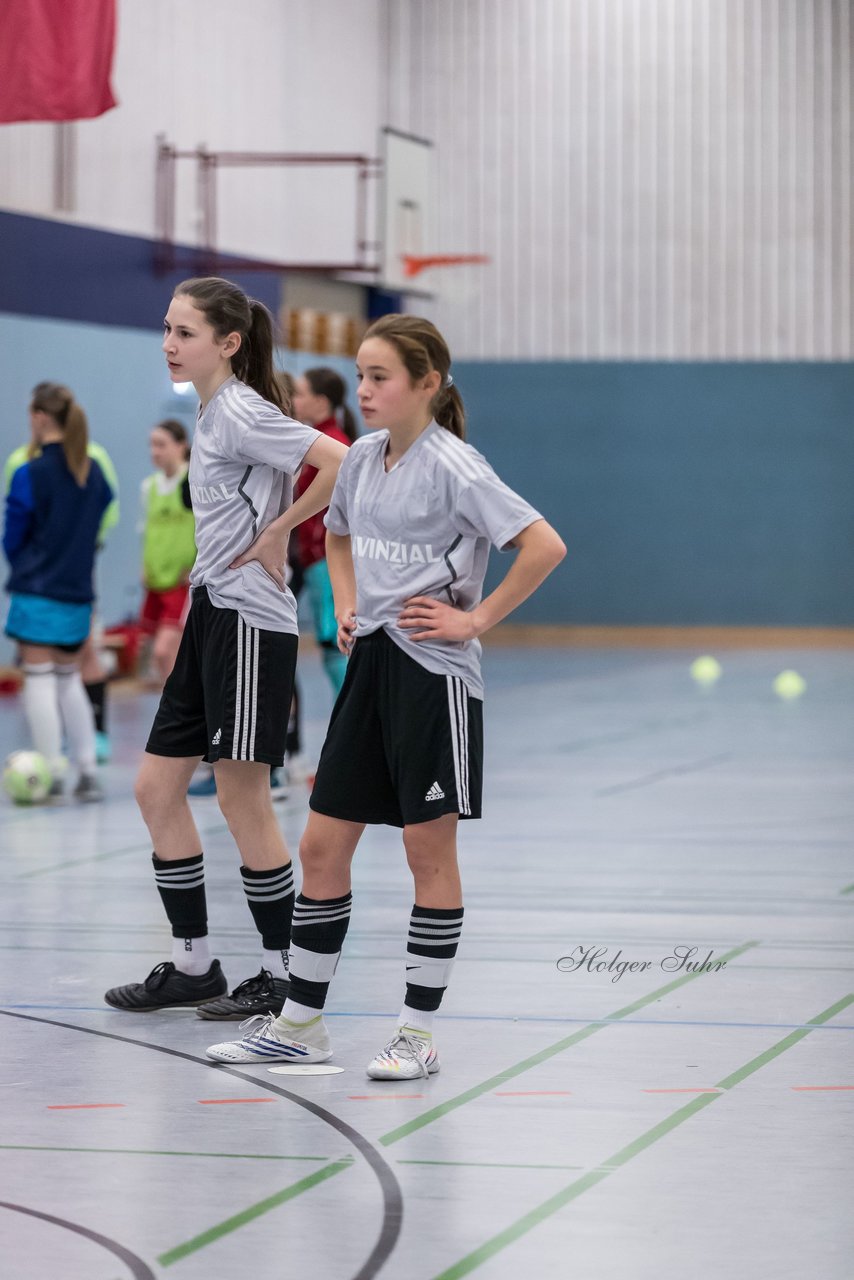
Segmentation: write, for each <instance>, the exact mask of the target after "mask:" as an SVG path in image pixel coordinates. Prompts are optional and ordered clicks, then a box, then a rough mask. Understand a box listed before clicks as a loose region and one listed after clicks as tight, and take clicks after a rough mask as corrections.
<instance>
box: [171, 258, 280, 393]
mask: <svg viewBox="0 0 854 1280" xmlns="http://www.w3.org/2000/svg"><path fill="white" fill-rule="evenodd" d="M172 296H173V297H175V298H180V297H182V296H183V297H187V298H192V300H193V304H194V306H196V307H197V308H198V310H199V311H201V312H202V313H203V314H204V317H205V319H206V320H207V322H208V324H209V325H211V327H212V328H213V331H214V333H215V334H216V336H217V338H219V339H222V338H225V337H227V336H228V334H230V333H238V334H240V347H239V348H238V350H237V351H236V352H235V353H234V355H233V356H232V357H231V368H232V370H233V372H234V376H235V377H236V378H239V379H240V381H241V382H245V383H246V384H247V385H248V386H250V387H252V389H253V391H257V392H258V394H259V396H263V397H264V399H265V400H269V401H270V403H271V404H274V405H276V407H277V408H279V409H281V411H282V413H287V412H288V409H289V407H290V406H289V404H288V403H287V400H286V397H285V396H284V395H283V393H282V388H281V386H280V384H279V382H278V380H277V378H276V373H275V370H274V369H273V317H272V316H271V315H270V312H269V311H268V310H267V308H266V307H265V306H264V304H263V302H258V300H257V299H256V298H248V297H247V296H246V294H245V293H244V292H243V290H242V289H241V288H239V286H238V285H236V284H233V283H232V282H231V280H223V279H221V277H220V276H200V277H197V278H195V279H193V280H184V281H183V283H182V284H179V285H176V287H175V290H174V293H173V295H172Z"/></svg>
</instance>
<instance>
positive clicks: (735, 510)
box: [0, 214, 854, 626]
mask: <svg viewBox="0 0 854 1280" xmlns="http://www.w3.org/2000/svg"><path fill="white" fill-rule="evenodd" d="M150 249H151V245H150V244H147V243H146V242H145V241H142V240H139V239H137V238H134V237H126V236H118V235H115V234H111V233H106V232H99V231H95V230H92V229H88V230H86V229H83V228H78V227H74V228H69V227H67V226H61V225H59V224H57V223H55V222H52V221H45V220H41V219H30V218H23V217H21V216H19V215H11V214H0V452H2V455H3V456H4V457H5V456H6V454H7V453H8V452H10V451H11V450H12V448H14V447H15V446H16V445H17V444H18V443H20V442H21V440H22V439H24V438H25V437H26V430H27V418H26V406H27V403H28V397H29V394H30V391H31V388H32V387H33V385H34V384H35V383H36V382H39V381H41V380H42V379H43V378H55V379H58V380H65V381H67V382H68V383H69V384H70V385H71V386H72V387H73V388H74V390H75V392H76V393H77V395H78V396H79V398H80V401H81V403H82V404H83V405H84V407H85V408H86V410H87V413H88V414H89V416H90V422H91V426H92V432H93V435H94V437H95V438H96V439H98V440H100V441H101V442H102V443H103V444H105V445H106V446H107V448H108V449H109V450H110V452H111V453H112V455H113V457H114V459H115V461H116V465H117V467H118V470H119V475H120V480H121V483H122V491H123V494H122V496H123V501H124V517H123V520H122V524H121V527H120V528H119V529H118V530H117V531H116V533H114V535H113V536H112V538H111V540H110V544H109V545H108V547H107V550H106V551H105V553H104V555H103V558H102V564H101V569H100V575H99V576H100V591H101V598H102V606H103V614H104V617H105V618H106V619H107V620H108V621H116V620H118V619H119V618H121V617H123V616H124V615H125V614H126V613H127V612H129V611H132V610H133V609H134V608H135V607H136V604H137V602H138V599H139V588H138V582H137V566H138V561H139V548H138V539H137V533H136V520H137V517H136V494H137V491H138V488H139V483H140V481H141V479H142V477H143V476H144V475H145V474H146V473H147V471H148V469H149V463H148V455H147V445H146V440H147V434H148V431H149V429H150V427H151V426H152V425H153V423H154V422H155V421H156V420H157V419H158V418H160V417H163V416H166V415H171V414H174V413H177V414H178V415H179V416H184V417H186V418H187V420H188V422H191V421H192V415H193V411H194V405H193V404H192V403H191V401H190V400H189V399H187V398H184V399H182V398H180V397H178V396H176V395H175V393H174V391H173V389H172V387H171V383H170V382H169V379H168V377H167V375H166V370H165V367H164V364H163V360H162V356H161V353H160V335H159V326H160V321H161V318H162V308H163V305H164V300H165V298H167V297H168V295H169V291H170V284H171V282H170V281H166V280H157V279H156V278H154V277H153V276H152V273H151V258H150ZM7 251H8V252H7ZM40 263H41V264H46V266H45V270H44V271H43V273H42V274H41V275H40V274H39V264H40ZM87 264H88V265H87ZM87 280H89V281H90V284H89V285H88V287H87V283H86V282H87ZM27 282H29V289H27V287H26V286H27ZM245 283H246V284H248V285H250V287H253V288H255V289H256V290H257V291H259V292H261V293H262V296H263V294H264V291H265V289H266V290H267V292H270V291H272V290H274V287H275V284H276V282H275V281H274V280H267V279H266V278H265V277H263V276H261V277H258V278H254V277H250V278H249V279H248V280H246V281H245ZM259 286H260V288H259ZM270 300H272V299H270ZM75 312H76V315H75ZM280 354H281V362H282V363H283V364H284V365H285V366H286V367H288V368H290V369H291V370H292V371H295V372H298V371H299V370H300V369H302V368H305V367H306V366H307V365H309V364H313V363H317V361H318V357H316V356H312V355H309V354H306V353H300V354H295V353H291V352H282V353H280ZM327 361H329V362H330V363H333V364H335V365H336V366H337V367H339V368H340V370H341V372H342V373H343V374H344V375H345V376H346V377H347V378H348V379H349V380H350V385H351V387H354V381H353V367H352V362H351V361H350V360H349V359H345V358H341V359H340V360H336V359H334V358H329V357H324V358H323V362H324V363H326V362H327ZM454 374H455V378H456V381H457V384H458V386H459V387H460V389H461V391H462V393H463V396H464V398H465V401H466V405H467V408H468V411H469V414H470V423H471V438H472V440H473V442H474V443H475V444H476V445H478V446H479V447H480V448H482V449H483V451H484V452H485V453H486V454H487V456H488V457H489V458H490V460H491V461H492V462H493V463H494V465H495V467H496V469H497V470H498V472H499V474H501V475H502V476H504V477H505V478H506V479H507V481H508V482H509V483H510V484H511V485H513V486H514V487H516V488H518V489H519V490H520V491H521V492H522V493H524V494H525V495H526V496H527V497H528V498H529V499H530V501H532V502H533V503H534V504H535V505H536V506H538V507H539V509H540V510H541V511H542V512H543V514H544V515H546V516H547V517H548V519H549V520H551V521H552V522H553V523H554V524H555V525H556V526H557V527H558V529H559V530H560V531H561V533H562V534H563V536H564V538H565V539H566V541H567V543H568V545H569V549H570V554H569V556H568V558H567V560H566V561H565V562H564V564H563V565H562V566H561V568H560V570H559V571H558V572H557V573H556V574H555V575H554V577H553V578H552V579H550V580H549V582H548V583H546V584H545V586H544V587H543V589H542V591H541V592H540V593H539V594H538V595H537V596H536V597H535V598H534V599H533V600H532V601H530V602H529V603H528V604H527V605H525V606H524V607H523V609H522V610H521V611H520V613H519V618H520V620H527V621H531V622H555V623H560V622H574V623H586V624H625V625H632V624H634V625H640V624H671V625H692V624H693V625H701V624H705V623H708V624H720V625H725V624H732V625H736V624H748V623H750V624H756V625H766V626H774V625H781V626H782V625H789V626H801V625H802V626H851V625H854V557H852V554H851V553H852V548H854V502H852V500H851V483H850V478H851V475H852V468H854V432H852V417H854V364H852V363H850V362H849V363H845V362H829V363H821V362H800V363H795V362H790V363H774V362H700V363H687V362H657V361H647V362H641V361H613V362H602V361H598V362H597V361H589V362H582V361H579V362H574V361H549V362H541V361H537V362H534V361H500V362H499V361H466V360H455V362H454ZM496 560H497V557H496ZM499 563H500V562H499ZM498 567H499V566H498V565H496V563H495V561H494V563H493V571H495V570H496V569H497V568H498Z"/></svg>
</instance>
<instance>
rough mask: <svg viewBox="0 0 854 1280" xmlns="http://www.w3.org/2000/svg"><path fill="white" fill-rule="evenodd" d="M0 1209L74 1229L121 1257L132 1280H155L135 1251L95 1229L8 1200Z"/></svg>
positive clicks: (4, 1201)
mask: <svg viewBox="0 0 854 1280" xmlns="http://www.w3.org/2000/svg"><path fill="white" fill-rule="evenodd" d="M0 1209H11V1210H12V1212H13V1213H26V1214H28V1215H29V1217H31V1218H41V1220H42V1221H43V1222H51V1223H53V1225H54V1226H55V1227H64V1228H65V1230H66V1231H74V1232H76V1233H77V1235H79V1236H83V1237H84V1238H85V1239H86V1240H91V1241H92V1243H93V1244H99V1245H101V1246H102V1248H104V1249H109V1251H110V1253H114V1254H115V1255H116V1257H117V1258H121V1260H122V1262H123V1263H124V1264H125V1265H126V1266H127V1267H128V1268H129V1270H130V1273H131V1275H132V1276H133V1277H134V1280H155V1276H154V1272H153V1271H152V1270H151V1268H150V1267H149V1266H147V1265H146V1263H144V1262H143V1261H142V1258H138V1257H137V1256H136V1254H135V1253H131V1251H130V1249H126V1248H125V1247H124V1245H123V1244H117V1243H116V1241H115V1240H110V1238H109V1237H108V1236H102V1235H99V1234H98V1232H97V1231H90V1230H89V1228H88V1227H81V1226H80V1224H79V1223H77V1222H69V1221H68V1220H67V1218H55V1217H54V1216H53V1214H52V1213H42V1212H41V1210H40V1209H29V1208H28V1207H27V1206H26V1205H24V1204H10V1203H9V1202H8V1200H0Z"/></svg>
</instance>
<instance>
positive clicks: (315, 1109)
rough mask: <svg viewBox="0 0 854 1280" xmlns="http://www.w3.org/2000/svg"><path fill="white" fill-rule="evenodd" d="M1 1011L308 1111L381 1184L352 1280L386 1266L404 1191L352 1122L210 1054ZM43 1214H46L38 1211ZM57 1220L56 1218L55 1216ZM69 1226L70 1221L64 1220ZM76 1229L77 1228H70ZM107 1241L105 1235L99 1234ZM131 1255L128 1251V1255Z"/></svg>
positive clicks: (369, 1277)
mask: <svg viewBox="0 0 854 1280" xmlns="http://www.w3.org/2000/svg"><path fill="white" fill-rule="evenodd" d="M0 1014H2V1015H3V1016H4V1017H6V1018H20V1019H21V1020H22V1021H24V1022H40V1023H43V1024H44V1025H45V1026H49V1027H63V1028H64V1029H65V1030H66V1031H82V1032H83V1033H84V1035H90V1036H100V1037H101V1039H103V1040H118V1041H119V1043H121V1044H133V1045H136V1046H137V1047H138V1048H140V1049H151V1050H153V1051H154V1052H155V1053H165V1054H168V1055H169V1057H172V1058H183V1059H184V1061H185V1062H194V1063H196V1065H197V1066H202V1067H207V1068H209V1069H211V1070H215V1071H216V1072H217V1074H223V1073H224V1074H226V1075H229V1076H234V1077H235V1078H236V1079H237V1080H245V1081H247V1082H248V1083H249V1084H253V1085H255V1086H257V1087H258V1088H259V1089H266V1090H267V1091H268V1092H269V1093H275V1094H278V1095H279V1097H281V1098H286V1099H287V1100H288V1102H293V1103H294V1104H295V1105H296V1106H298V1107H302V1108H303V1109H304V1110H305V1111H310V1112H311V1113H312V1114H313V1115H315V1116H317V1117H318V1119H320V1120H322V1121H323V1122H324V1123H325V1124H328V1125H329V1126H330V1127H331V1128H333V1129H337V1131H338V1132H339V1133H340V1134H341V1135H342V1136H343V1137H344V1138H346V1139H347V1141H348V1142H350V1143H352V1145H353V1146H354V1147H355V1148H356V1150H357V1151H358V1152H359V1155H360V1156H362V1158H363V1159H364V1160H365V1161H366V1162H367V1164H368V1165H370V1167H371V1169H372V1170H373V1172H374V1174H375V1175H376V1178H377V1181H378V1182H379V1184H380V1193H381V1195H382V1200H383V1215H382V1225H381V1227H380V1233H379V1237H378V1239H377V1242H376V1244H375V1245H374V1247H373V1249H372V1250H371V1252H370V1254H369V1256H368V1258H367V1259H366V1261H365V1262H364V1263H363V1264H362V1266H361V1267H360V1268H359V1270H358V1271H356V1272H354V1273H353V1276H352V1280H373V1277H374V1276H376V1275H378V1273H379V1272H380V1270H381V1269H382V1267H384V1266H385V1264H386V1262H387V1261H388V1259H389V1258H390V1257H391V1254H392V1252H393V1251H394V1248H395V1245H396V1244H397V1240H398V1237H399V1235H400V1229H401V1225H402V1223H403V1193H402V1191H401V1189H400V1183H399V1182H398V1180H397V1177H396V1176H395V1174H394V1172H393V1170H392V1169H391V1167H390V1166H389V1165H388V1164H387V1163H386V1161H385V1160H384V1159H383V1157H382V1155H381V1154H380V1152H379V1151H377V1150H376V1148H375V1147H374V1146H373V1144H372V1143H370V1142H369V1141H368V1139H367V1138H366V1137H365V1136H364V1135H363V1134H361V1133H359V1131H358V1130H357V1129H354V1128H353V1127H352V1125H349V1124H347V1122H346V1121H345V1120H341V1119H340V1118H339V1117H338V1116H336V1115H333V1114H332V1112H331V1111H326V1110H325V1108H323V1107H321V1106H318V1104H317V1103H316V1102H311V1101H309V1099H308V1098H301V1097H300V1096H299V1094H296V1093H291V1092H290V1091H289V1090H288V1089H283V1088H281V1086H280V1085H276V1084H269V1083H268V1082H267V1081H266V1080H262V1079H259V1078H258V1077H257V1076H252V1075H249V1074H248V1073H247V1072H245V1071H238V1070H236V1068H234V1067H228V1066H225V1065H224V1064H222V1063H214V1062H212V1061H211V1059H210V1058H198V1057H196V1055H195V1054H192V1053H184V1052H183V1050H181V1049H169V1048H167V1047H166V1046H165V1045H160V1044H151V1043H150V1042H149V1041H147V1040H135V1039H134V1038H133V1037H131V1036H120V1035H116V1033H115V1032H112V1031H98V1030H96V1029H95V1028H94V1027H81V1026H78V1025H77V1023H74V1022H59V1021H58V1020H56V1019H55V1018H35V1017H33V1016H32V1015H31V1014H28V1013H13V1012H12V1011H11V1010H9V1009H0ZM24 1212H35V1211H34V1210H24ZM38 1216H41V1217H46V1216H47V1215H44V1214H41V1215H38ZM57 1221H59V1220H58V1219H57ZM63 1225H67V1226H70V1225H71V1224H67V1223H66V1224H63ZM73 1229H76V1228H73ZM102 1239H103V1240H104V1241H105V1242H106V1237H103V1238H102ZM129 1256H130V1255H129ZM137 1275H139V1278H140V1280H148V1278H149V1277H151V1280H154V1278H153V1275H152V1273H151V1272H150V1271H148V1270H146V1271H141V1272H139V1273H136V1272H135V1273H134V1276H135V1277H136V1276H137Z"/></svg>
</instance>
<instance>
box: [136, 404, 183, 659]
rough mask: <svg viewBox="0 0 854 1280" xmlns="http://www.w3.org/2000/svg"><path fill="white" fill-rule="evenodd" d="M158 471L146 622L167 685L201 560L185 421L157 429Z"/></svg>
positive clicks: (153, 481)
mask: <svg viewBox="0 0 854 1280" xmlns="http://www.w3.org/2000/svg"><path fill="white" fill-rule="evenodd" d="M150 445H151V461H152V462H153V463H154V465H155V467H157V470H156V471H155V472H154V474H153V475H150V476H147V477H146V478H145V480H144V481H143V482H142V495H141V496H142V529H143V541H142V576H143V585H144V586H145V588H146V595H145V600H144V602H143V606H142V614H141V616H140V624H141V626H142V628H143V630H144V631H146V632H147V633H148V634H149V635H150V636H152V637H153V640H154V648H153V657H154V661H155V663H156V664H157V670H158V674H159V676H160V680H161V682H162V683H165V681H166V679H167V678H168V676H169V674H170V672H171V671H172V668H173V667H174V665H175V656H176V654H177V652H178V646H179V645H180V643H181V634H182V632H183V630H184V621H185V618H186V615H187V608H188V599H189V581H190V570H191V569H192V567H193V564H194V562H195V559H196V541H195V528H196V526H195V521H194V519H193V509H192V503H191V501H190V486H189V482H188V479H187V471H188V467H187V460H188V458H189V456H190V445H189V440H188V437H187V431H186V429H185V427H184V425H183V423H181V422H178V421H177V420H176V419H174V418H167V419H166V420H165V421H164V422H159V423H158V424H157V426H156V427H155V428H154V429H153V431H152V432H151V440H150Z"/></svg>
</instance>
